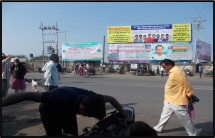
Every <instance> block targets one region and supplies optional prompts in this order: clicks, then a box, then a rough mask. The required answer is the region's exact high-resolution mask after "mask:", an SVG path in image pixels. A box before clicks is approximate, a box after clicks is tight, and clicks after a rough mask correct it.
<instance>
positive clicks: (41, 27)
mask: <svg viewBox="0 0 215 138" xmlns="http://www.w3.org/2000/svg"><path fill="white" fill-rule="evenodd" d="M40 29H41V30H42V45H43V51H42V55H43V65H45V59H44V58H45V57H44V37H43V35H44V34H43V29H44V28H43V23H42V22H41V26H40Z"/></svg>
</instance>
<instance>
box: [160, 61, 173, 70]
mask: <svg viewBox="0 0 215 138" xmlns="http://www.w3.org/2000/svg"><path fill="white" fill-rule="evenodd" d="M160 65H161V66H162V67H163V68H164V70H166V71H168V72H169V71H170V70H171V69H172V68H173V67H174V66H175V62H174V61H172V60H170V59H164V60H162V61H161V63H160Z"/></svg>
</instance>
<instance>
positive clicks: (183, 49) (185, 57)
mask: <svg viewBox="0 0 215 138" xmlns="http://www.w3.org/2000/svg"><path fill="white" fill-rule="evenodd" d="M192 51H193V45H192V44H189V43H187V42H175V43H171V44H170V43H164V44H159V43H157V44H151V56H150V61H151V62H159V61H161V60H163V59H165V58H167V59H171V60H173V61H180V62H185V61H187V62H191V61H192Z"/></svg>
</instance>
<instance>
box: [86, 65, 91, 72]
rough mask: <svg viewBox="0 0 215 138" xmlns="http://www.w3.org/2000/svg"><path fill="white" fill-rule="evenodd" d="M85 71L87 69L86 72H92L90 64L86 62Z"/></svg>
mask: <svg viewBox="0 0 215 138" xmlns="http://www.w3.org/2000/svg"><path fill="white" fill-rule="evenodd" d="M86 69H87V71H89V72H90V73H91V72H92V69H91V66H90V64H89V63H88V62H87V64H86Z"/></svg>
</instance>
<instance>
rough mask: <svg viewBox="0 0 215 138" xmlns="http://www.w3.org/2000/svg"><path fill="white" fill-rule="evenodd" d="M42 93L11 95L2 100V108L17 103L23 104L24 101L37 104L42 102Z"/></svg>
mask: <svg viewBox="0 0 215 138" xmlns="http://www.w3.org/2000/svg"><path fill="white" fill-rule="evenodd" d="M41 99H42V93H41V92H36V93H35V92H24V93H16V94H12V95H9V96H7V97H5V98H2V106H7V105H11V104H15V103H19V102H22V101H24V100H32V101H35V102H41Z"/></svg>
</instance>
